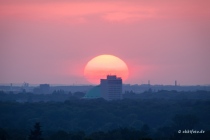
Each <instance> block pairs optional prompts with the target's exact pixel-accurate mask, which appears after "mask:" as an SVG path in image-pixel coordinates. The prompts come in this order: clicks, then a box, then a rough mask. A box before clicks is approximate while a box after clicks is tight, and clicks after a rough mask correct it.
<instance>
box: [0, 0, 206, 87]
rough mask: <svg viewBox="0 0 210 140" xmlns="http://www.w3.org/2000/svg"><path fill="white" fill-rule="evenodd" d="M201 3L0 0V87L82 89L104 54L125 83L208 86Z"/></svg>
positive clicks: (178, 1)
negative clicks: (119, 65)
mask: <svg viewBox="0 0 210 140" xmlns="http://www.w3.org/2000/svg"><path fill="white" fill-rule="evenodd" d="M208 5H210V2H209V1H207V0H195V1H191V0H186V1H181V0H176V1H175V0H174V1H164V0H161V1H155V0H152V1H150V2H147V1H143V0H139V1H137V0H131V1H127V0H123V1H118V0H113V1H102V0H99V1H97V2H96V1H92V0H87V1H85V2H84V1H75V0H71V1H65V0H61V1H58V0H53V1H48V0H46V1H39V0H38V1H37V0H36V1H35V0H32V1H25V0H20V1H18V2H17V1H15V0H8V1H4V2H3V1H1V2H0V9H1V13H0V21H1V22H0V30H1V32H0V42H1V43H0V66H1V71H0V83H1V84H9V83H20V84H21V83H23V82H28V83H29V84H40V83H49V84H65V85H72V84H75V85H80V84H86V85H88V84H91V83H89V82H88V80H87V79H86V78H85V76H84V69H85V66H86V64H87V63H88V62H89V61H90V60H91V59H93V58H94V57H96V56H98V55H103V54H109V55H114V56H116V57H119V58H120V59H122V60H123V61H124V62H125V63H126V64H127V66H128V70H129V75H128V79H127V80H126V81H123V83H124V84H145V83H148V80H150V81H151V84H153V85H155V84H163V85H173V84H174V81H175V80H177V83H178V84H180V85H209V84H210V63H209V60H210V56H209V52H210V46H209V45H210V20H209V19H210V9H209V6H208ZM107 74H109V73H107ZM101 78H105V77H101ZM98 81H99V82H100V79H98Z"/></svg>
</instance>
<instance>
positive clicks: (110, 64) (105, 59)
mask: <svg viewBox="0 0 210 140" xmlns="http://www.w3.org/2000/svg"><path fill="white" fill-rule="evenodd" d="M128 74H129V72H128V67H127V65H126V63H125V62H124V61H123V60H121V59H120V58H118V57H116V56H113V55H99V56H97V57H94V58H93V59H91V60H90V61H89V62H88V63H87V65H86V66H85V69H84V76H85V78H86V79H87V80H88V81H89V82H90V83H92V84H99V83H100V79H103V78H106V76H107V75H117V77H121V78H122V80H123V81H124V80H126V79H127V78H128Z"/></svg>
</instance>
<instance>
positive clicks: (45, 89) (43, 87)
mask: <svg viewBox="0 0 210 140" xmlns="http://www.w3.org/2000/svg"><path fill="white" fill-rule="evenodd" d="M34 92H35V93H39V94H48V93H50V85H49V84H40V85H39V87H36V88H34Z"/></svg>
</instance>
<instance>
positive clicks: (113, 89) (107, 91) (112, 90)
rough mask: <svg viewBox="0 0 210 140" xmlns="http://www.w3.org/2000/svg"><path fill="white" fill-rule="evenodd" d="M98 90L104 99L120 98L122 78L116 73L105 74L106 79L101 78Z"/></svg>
mask: <svg viewBox="0 0 210 140" xmlns="http://www.w3.org/2000/svg"><path fill="white" fill-rule="evenodd" d="M100 91H101V96H102V98H104V99H106V100H119V99H122V79H121V78H120V77H117V76H116V75H107V79H101V82H100Z"/></svg>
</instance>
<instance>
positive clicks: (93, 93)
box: [84, 86, 101, 99]
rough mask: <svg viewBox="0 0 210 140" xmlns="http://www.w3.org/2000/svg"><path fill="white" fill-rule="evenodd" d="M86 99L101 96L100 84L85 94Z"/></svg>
mask: <svg viewBox="0 0 210 140" xmlns="http://www.w3.org/2000/svg"><path fill="white" fill-rule="evenodd" d="M84 98H86V99H94V98H101V93H100V86H95V87H93V88H91V89H90V90H89V91H88V92H87V93H86V94H85V96H84Z"/></svg>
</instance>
